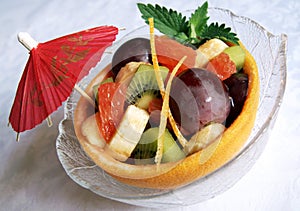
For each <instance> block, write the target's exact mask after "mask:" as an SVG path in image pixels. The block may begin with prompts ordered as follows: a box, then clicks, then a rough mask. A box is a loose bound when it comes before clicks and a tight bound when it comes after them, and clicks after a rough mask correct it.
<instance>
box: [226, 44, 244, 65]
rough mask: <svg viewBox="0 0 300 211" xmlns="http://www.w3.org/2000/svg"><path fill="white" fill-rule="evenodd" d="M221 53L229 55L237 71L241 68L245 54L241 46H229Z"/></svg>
mask: <svg viewBox="0 0 300 211" xmlns="http://www.w3.org/2000/svg"><path fill="white" fill-rule="evenodd" d="M223 52H224V53H226V54H228V55H229V57H230V59H231V60H232V61H233V62H234V63H235V66H236V69H237V70H238V71H239V70H241V69H242V68H243V66H244V63H245V57H246V54H245V51H244V50H243V48H242V47H241V46H239V45H236V46H231V47H228V48H226V49H225V50H224V51H223Z"/></svg>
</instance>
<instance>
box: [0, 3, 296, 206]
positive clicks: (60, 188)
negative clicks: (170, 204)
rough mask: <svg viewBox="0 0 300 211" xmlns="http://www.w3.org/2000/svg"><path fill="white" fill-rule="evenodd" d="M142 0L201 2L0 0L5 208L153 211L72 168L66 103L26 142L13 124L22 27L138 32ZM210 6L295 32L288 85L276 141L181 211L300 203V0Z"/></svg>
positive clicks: (23, 53)
mask: <svg viewBox="0 0 300 211" xmlns="http://www.w3.org/2000/svg"><path fill="white" fill-rule="evenodd" d="M136 2H145V3H148V2H149V3H159V4H161V5H166V6H168V7H172V8H174V9H177V10H181V11H184V10H187V9H191V8H196V7H197V6H198V5H199V4H201V2H200V1H166V0H165V1H163V0H154V1H153V0H149V1H142V0H141V1H127V0H124V1H120V0H110V1H108V0H103V1H72V0H65V1H58V0H53V1H39V0H29V1H18V0H9V1H1V3H0V17H1V18H0V32H1V33H0V38H1V39H0V49H1V51H0V85H1V89H0V117H1V118H0V210H148V209H147V208H140V207H134V206H132V205H127V204H122V203H120V202H115V201H111V200H109V199H105V198H102V197H100V196H98V195H96V194H94V193H92V192H90V191H89V190H86V189H84V188H82V187H81V186H79V185H77V184H76V183H75V182H73V181H72V180H71V179H70V178H69V177H68V176H67V175H66V173H65V171H64V170H63V168H62V166H61V164H60V162H59V161H58V158H57V155H56V149H55V140H56V137H57V133H58V131H57V125H58V123H59V121H60V120H61V119H62V118H63V109H62V108H60V109H59V110H58V111H57V112H55V113H53V115H52V118H53V124H54V126H53V127H51V128H48V127H47V124H46V123H45V122H43V123H42V124H41V125H39V126H38V127H36V128H34V129H32V130H30V131H29V132H26V133H23V134H21V141H20V142H19V143H17V142H16V141H15V138H16V133H15V132H13V130H12V129H11V128H10V127H8V126H7V123H8V116H9V112H10V108H11V105H12V102H13V99H14V95H15V91H16V88H17V84H18V81H19V79H20V76H21V73H22V70H23V68H24V65H25V63H26V61H27V59H28V52H27V50H26V49H25V48H24V47H23V46H22V45H20V44H19V43H18V41H17V38H16V35H17V33H18V32H19V31H27V32H29V33H30V34H31V35H32V36H33V37H34V38H35V39H36V40H38V41H47V40H50V39H52V38H55V37H58V36H61V35H64V34H69V33H70V32H75V31H79V30H81V29H85V28H89V27H93V26H97V25H106V24H108V25H115V26H118V27H126V29H127V30H126V31H131V30H132V29H134V28H136V26H140V25H142V24H144V22H143V20H142V19H141V18H140V15H139V13H138V10H137V7H136ZM209 5H210V6H211V7H213V6H216V7H223V8H227V9H230V10H232V11H233V12H234V13H236V14H238V15H243V16H247V17H250V18H251V19H253V20H255V21H257V22H259V23H260V24H261V25H263V26H264V27H265V28H266V29H268V30H269V31H270V32H272V33H274V34H280V33H285V34H287V35H288V59H287V64H288V78H287V87H286V93H285V97H284V101H283V103H282V107H281V109H280V112H279V115H278V121H277V122H276V124H275V126H274V130H273V132H272V135H271V137H270V140H269V142H268V144H267V146H266V148H265V151H264V153H263V154H262V156H261V157H260V159H259V160H258V161H257V163H256V164H255V165H254V167H253V168H252V169H251V170H250V172H249V173H248V174H247V175H246V176H244V177H243V178H242V179H241V180H240V181H239V182H238V183H237V184H235V185H234V186H233V187H232V188H230V189H229V190H228V191H226V192H225V193H223V194H221V195H218V196H216V197H215V198H213V199H211V200H208V201H205V202H203V203H200V204H196V205H192V206H189V207H181V208H178V209H177V210H300V150H299V149H300V142H299V135H298V132H299V131H300V124H299V113H300V103H299V99H300V71H299V67H300V62H299V61H300V53H299V52H300V50H299V49H300V39H299V37H300V21H299V20H300V13H299V11H300V3H299V1H298V0H271V1H258V0H243V1H235V0H227V1H221V0H211V1H209ZM120 35H122V33H121V34H120ZM174 210H175V209H174Z"/></svg>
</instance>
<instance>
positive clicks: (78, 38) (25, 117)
mask: <svg viewBox="0 0 300 211" xmlns="http://www.w3.org/2000/svg"><path fill="white" fill-rule="evenodd" d="M117 34H118V28H116V27H114V26H100V27H95V28H91V29H88V30H84V31H80V32H77V33H73V34H69V35H66V36H63V37H59V38H56V39H54V40H50V41H48V42H44V43H38V42H36V41H35V40H34V39H32V38H31V37H30V35H29V34H27V33H20V34H19V35H18V38H19V41H20V42H21V43H22V44H23V45H24V46H25V47H26V48H27V49H28V50H29V51H30V53H29V54H30V56H29V60H28V61H27V64H26V66H25V69H24V72H23V75H22V77H21V80H20V82H19V85H18V89H17V92H16V96H15V100H14V103H13V105H12V108H11V112H10V116H9V123H10V124H11V126H12V128H13V129H14V130H15V131H16V132H17V134H18V135H17V140H18V139H19V133H20V132H23V131H26V130H30V129H32V128H34V127H35V126H36V125H38V124H40V123H41V122H42V121H43V120H45V119H46V118H47V117H48V116H49V115H50V114H51V113H53V112H54V111H55V110H57V109H58V107H60V106H61V105H62V103H63V102H64V101H65V100H66V99H67V98H68V96H69V95H70V93H71V92H72V90H73V88H76V89H78V90H79V91H80V93H81V94H83V95H86V94H85V93H84V92H83V91H82V90H81V89H80V88H79V87H78V86H77V85H76V83H77V81H79V80H81V79H82V78H83V77H84V76H86V75H87V74H88V73H89V71H90V69H91V68H92V67H94V66H95V65H96V64H97V63H98V62H99V60H100V59H101V57H102V55H103V53H104V51H105V49H106V48H107V47H108V46H110V45H111V44H112V42H113V41H114V40H115V39H116V35H117ZM86 97H87V98H88V96H87V95H86ZM88 99H89V98H88ZM90 100H91V99H90ZM91 103H93V101H92V102H91Z"/></svg>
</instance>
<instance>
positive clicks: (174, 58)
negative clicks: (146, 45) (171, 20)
mask: <svg viewBox="0 0 300 211" xmlns="http://www.w3.org/2000/svg"><path fill="white" fill-rule="evenodd" d="M155 48H156V54H157V58H158V62H159V64H160V65H162V66H165V67H167V68H169V70H170V71H172V70H173V68H174V67H175V66H176V65H177V63H178V62H179V61H180V59H182V57H184V56H187V58H186V60H185V61H184V62H183V64H182V65H181V66H180V68H179V70H178V71H177V73H176V75H179V74H180V73H181V72H182V71H184V70H186V69H188V68H192V67H194V66H195V60H196V56H197V53H196V51H195V50H194V49H192V48H191V47H188V46H185V45H182V44H180V43H179V42H177V41H176V40H173V39H171V38H169V37H167V36H156V37H155Z"/></svg>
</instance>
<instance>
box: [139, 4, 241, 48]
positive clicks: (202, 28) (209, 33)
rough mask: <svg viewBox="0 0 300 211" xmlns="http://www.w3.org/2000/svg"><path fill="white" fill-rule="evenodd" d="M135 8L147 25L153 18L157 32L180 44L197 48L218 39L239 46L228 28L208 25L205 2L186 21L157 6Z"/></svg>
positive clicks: (170, 10)
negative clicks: (210, 40) (208, 41)
mask: <svg viewBox="0 0 300 211" xmlns="http://www.w3.org/2000/svg"><path fill="white" fill-rule="evenodd" d="M137 6H138V9H139V10H140V12H141V14H142V18H143V19H144V20H145V21H146V23H147V24H149V23H148V19H149V18H154V27H155V28H156V29H157V30H159V31H160V32H161V33H163V34H165V35H167V36H169V37H171V38H173V39H175V40H177V41H178V42H180V43H183V44H187V45H193V46H195V47H199V46H200V45H201V44H202V43H204V42H205V41H206V40H209V39H213V38H219V39H221V40H223V41H225V42H231V43H233V44H236V45H239V43H238V41H239V39H238V37H237V35H236V34H235V33H233V32H231V28H230V27H226V26H225V24H220V25H219V24H218V23H211V24H210V25H208V23H207V22H208V19H209V16H208V3H207V2H204V3H203V4H202V5H201V6H199V7H198V8H197V9H196V10H195V12H194V13H192V14H191V17H190V18H189V19H188V20H187V17H186V16H183V15H182V13H180V12H177V11H175V10H173V9H167V8H165V7H161V6H159V5H157V4H156V5H151V4H147V5H146V4H142V3H138V4H137Z"/></svg>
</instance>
